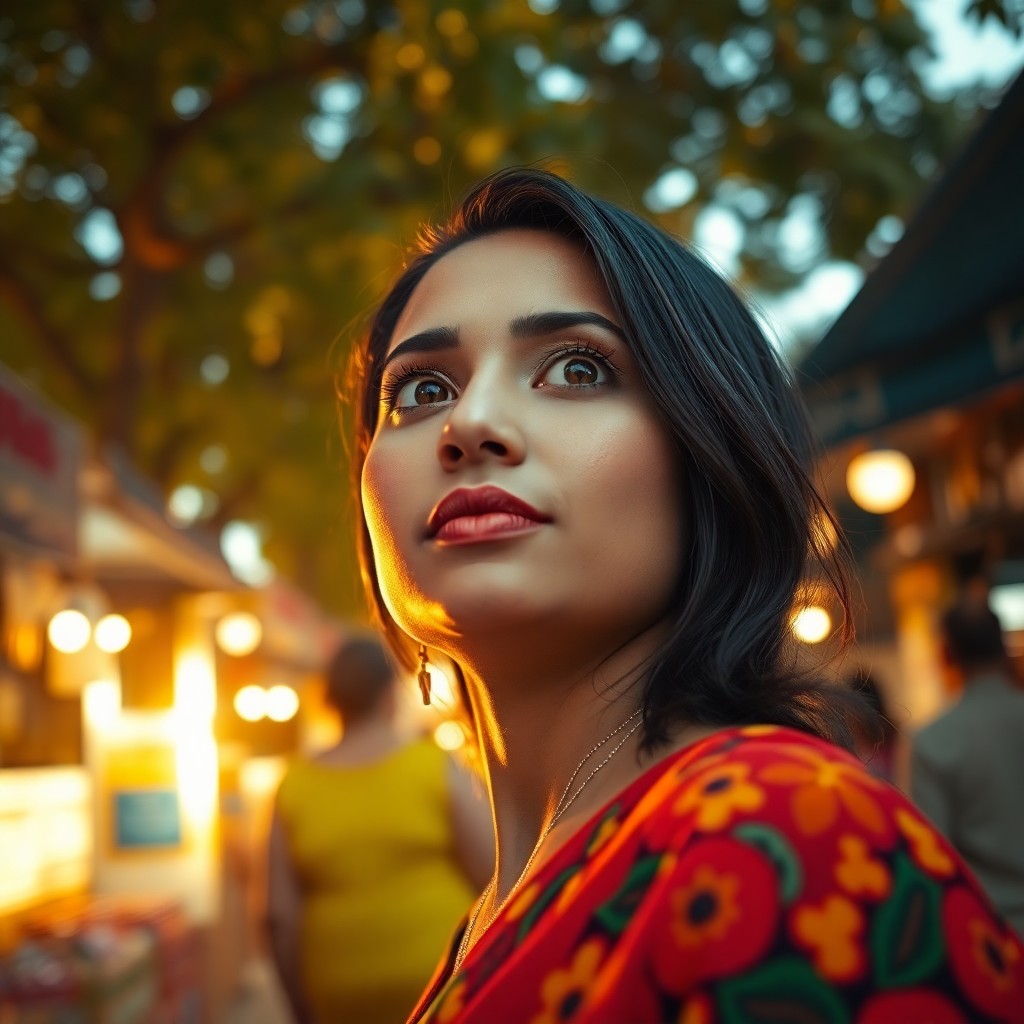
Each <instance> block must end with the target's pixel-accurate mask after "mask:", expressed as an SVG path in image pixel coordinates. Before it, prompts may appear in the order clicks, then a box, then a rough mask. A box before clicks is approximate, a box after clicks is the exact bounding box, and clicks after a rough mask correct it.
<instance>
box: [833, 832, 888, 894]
mask: <svg viewBox="0 0 1024 1024" xmlns="http://www.w3.org/2000/svg"><path fill="white" fill-rule="evenodd" d="M839 853H840V856H841V859H840V861H839V863H838V864H836V881H837V882H838V883H839V885H840V886H841V887H842V888H843V889H845V890H846V892H848V893H849V894H850V895H851V896H867V897H869V898H871V899H876V900H880V899H884V898H885V897H886V896H888V895H889V889H890V888H891V886H892V879H891V878H890V876H889V869H888V868H887V867H886V866H885V863H884V862H883V861H881V860H877V859H876V858H874V857H872V856H871V852H870V850H869V849H868V844H867V843H866V842H865V841H864V840H863V839H862V838H861V837H860V836H854V835H846V836H842V837H840V839H839Z"/></svg>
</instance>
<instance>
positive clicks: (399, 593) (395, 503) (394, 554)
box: [360, 447, 415, 632]
mask: <svg viewBox="0 0 1024 1024" xmlns="http://www.w3.org/2000/svg"><path fill="white" fill-rule="evenodd" d="M408 480H409V477H408V474H403V473H402V472H401V469H400V467H399V466H396V465H394V463H393V461H392V460H391V459H389V458H388V457H387V455H386V453H382V452H381V451H379V450H375V449H374V448H373V447H371V449H370V452H369V453H368V454H367V458H366V462H365V464H364V465H363V472H362V477H361V481H360V484H361V486H360V491H361V500H362V507H363V518H364V519H365V520H366V529H367V532H368V533H369V535H370V544H371V546H372V548H373V561H374V570H375V572H376V576H377V585H378V587H379V588H380V593H381V597H382V598H383V600H384V605H385V606H386V608H387V609H388V612H389V613H390V614H391V617H392V618H393V619H394V620H395V621H396V622H397V623H398V624H399V626H401V627H402V628H403V629H405V630H406V632H409V629H410V624H409V621H408V614H407V613H408V608H409V605H410V603H411V602H412V601H413V599H414V596H415V587H414V585H413V582H412V578H411V575H410V573H409V567H408V554H409V553H408V552H407V551H406V550H405V548H404V547H403V544H402V542H401V538H402V537H404V536H406V535H407V534H408V532H409V530H408V524H407V523H405V522H403V520H402V510H403V508H407V506H408V496H409V495H408V490H409V485H408ZM403 481H404V483H403Z"/></svg>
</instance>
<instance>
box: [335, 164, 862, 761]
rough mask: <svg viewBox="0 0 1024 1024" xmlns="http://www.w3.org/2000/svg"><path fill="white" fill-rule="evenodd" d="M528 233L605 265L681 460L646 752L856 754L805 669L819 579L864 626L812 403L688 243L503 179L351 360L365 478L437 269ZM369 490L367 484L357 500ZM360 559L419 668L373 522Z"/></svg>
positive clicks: (546, 189) (419, 259)
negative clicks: (820, 472) (397, 363)
mask: <svg viewBox="0 0 1024 1024" xmlns="http://www.w3.org/2000/svg"><path fill="white" fill-rule="evenodd" d="M512 228H533V229H540V230H543V231H549V232H552V233H555V234H557V235H560V236H562V237H564V238H567V239H569V240H571V241H575V242H576V243H577V244H579V245H580V247H581V248H582V249H584V250H585V251H587V252H588V253H589V254H590V255H591V256H592V257H593V259H594V261H595V262H596V264H597V266H598V268H599V271H600V274H601V276H602V278H603V280H604V284H605V286H606V287H607V290H608V294H609V296H610V298H611V302H612V305H613V308H614V309H615V311H616V313H617V315H618V317H619V322H620V324H621V326H622V328H623V330H624V332H625V334H626V338H627V340H628V342H629V345H630V348H631V350H632V353H633V355H634V358H635V360H636V363H637V365H638V367H639V369H640V373H641V374H642V377H643V380H644V383H645V384H646V386H647V388H648V390H649V391H650V393H651V395H652V396H653V398H654V401H655V403H656V405H657V408H658V410H659V412H660V415H661V418H662V420H663V422H664V424H665V427H666V429H667V431H668V432H669V434H670V435H671V437H672V439H673V441H674V444H675V449H676V451H677V453H678V458H679V462H680V465H681V468H682V479H683V480H684V481H685V485H684V494H683V501H684V508H685V515H684V523H685V527H684V526H683V525H682V524H681V525H680V529H681V530H684V532H685V538H684V539H685V549H684V557H683V570H682V576H681V579H680V580H679V585H678V592H677V595H676V599H675V602H674V612H673V622H672V625H671V629H670V634H669V636H668V638H667V639H666V641H665V642H664V644H663V645H662V647H661V648H660V650H659V651H658V652H657V653H656V654H655V656H654V657H653V658H652V659H651V661H650V663H649V666H648V671H647V673H646V675H645V678H644V681H643V694H642V701H643V713H644V743H645V745H646V746H647V747H648V748H650V747H653V746H654V745H656V744H658V743H660V742H662V741H664V740H665V739H667V737H668V735H669V731H670V729H671V727H672V726H673V725H674V724H677V723H683V722H695V723H701V724H708V725H730V724H742V723H775V724H781V725H789V726H793V727H796V728H801V729H804V730H806V731H810V732H813V733H815V734H817V735H821V736H824V737H826V738H829V739H832V740H833V741H835V742H838V743H840V744H842V745H844V746H847V747H851V746H852V744H853V737H852V733H851V729H850V724H851V713H852V712H853V711H854V710H855V708H856V706H857V698H856V697H855V696H853V695H851V693H850V691H848V690H846V689H845V688H840V687H837V686H828V685H826V684H822V683H819V682H817V681H816V680H814V679H811V678H809V677H807V676H805V675H803V674H801V673H798V672H797V671H796V669H795V665H794V659H793V658H792V657H788V656H787V655H792V654H793V645H792V643H791V629H790V619H791V615H792V613H793V610H794V603H795V602H796V601H797V600H798V597H797V595H798V591H799V590H800V588H801V587H802V586H803V585H804V583H805V582H806V581H807V579H808V578H809V577H810V576H812V575H813V576H816V577H817V578H818V579H817V588H818V590H819V592H820V591H821V590H822V589H824V590H828V591H831V593H832V594H833V595H834V603H835V605H836V606H837V607H838V609H839V611H840V613H841V626H840V628H839V633H840V634H841V639H842V641H843V642H848V640H849V635H850V625H849V623H850V622H851V616H850V614H849V590H848V584H847V575H846V569H845V564H844V559H845V558H846V552H847V550H848V549H847V548H846V547H845V541H844V540H842V539H841V538H840V540H839V543H838V546H837V547H833V546H832V545H831V544H830V543H829V537H830V536H831V539H832V540H833V541H834V540H835V538H836V537H837V536H839V531H838V529H837V528H836V524H835V520H834V519H833V517H832V515H831V513H830V511H829V510H828V508H827V507H826V505H825V502H824V501H823V499H822V498H821V496H820V495H819V493H818V491H817V489H816V487H815V485H814V483H813V481H812V478H811V467H812V463H813V458H814V454H815V452H814V446H813V443H812V437H811V433H810V430H809V427H808V421H807V417H806V413H805V411H804V407H803V403H802V400H801V398H800V396H799V393H798V392H797V390H796V388H795V386H794V384H793V381H792V379H791V378H790V376H789V374H788V372H787V371H786V369H785V368H784V366H783V364H782V362H781V360H780V359H779V357H778V355H777V354H776V352H775V350H774V348H773V347H772V345H771V344H770V343H769V341H768V340H767V338H766V337H765V335H764V333H763V332H762V330H761V329H760V327H759V326H758V325H757V322H756V321H755V319H754V317H753V316H752V315H751V313H750V311H749V310H748V309H747V308H746V306H745V305H744V304H743V302H742V301H740V299H739V298H738V297H737V295H736V294H735V293H734V292H733V290H732V288H731V287H730V286H729V285H728V284H727V283H726V282H725V281H724V280H723V279H722V278H721V276H720V275H719V274H718V273H717V272H716V271H714V270H712V269H711V268H710V267H709V266H708V265H707V264H706V263H705V262H704V261H703V260H702V259H700V258H699V257H698V256H697V255H696V254H695V253H694V252H692V251H691V250H690V249H689V248H687V247H686V246H685V245H684V244H682V243H681V242H680V241H678V240H676V239H674V238H672V237H671V236H670V235H668V234H666V233H665V232H663V231H662V230H660V229H659V228H657V227H655V226H654V225H652V224H650V223H648V222H647V221H645V220H643V219H642V218H640V217H638V216H636V215H635V214H633V213H631V212H629V211H627V210H625V209H622V208H621V207H618V206H616V205H614V204H612V203H609V202H606V201H604V200H602V199H599V198H597V197H595V196H592V195H589V194H587V193H585V192H583V191H582V190H580V189H578V188H577V187H575V186H574V185H572V184H571V183H570V182H568V181H566V180H564V179H563V178H561V177H558V176H557V175H554V174H551V173H548V172H546V171H542V170H536V169H532V168H531V169H523V168H520V169H512V170H505V171H500V172H498V173H496V174H494V175H492V176H490V177H489V178H486V179H485V180H484V181H482V182H481V183H480V184H478V185H477V186H476V187H475V188H473V189H472V190H471V191H470V192H469V194H468V195H467V196H466V198H465V199H464V200H463V201H462V203H461V204H460V205H459V206H458V208H457V209H456V210H455V212H454V214H453V215H452V216H451V218H450V219H449V220H448V221H447V223H445V224H443V225H441V226H439V227H434V228H428V229H426V230H425V231H424V233H423V234H422V236H421V238H420V240H419V243H418V246H417V248H416V250H415V251H414V252H413V254H412V256H411V258H410V260H409V261H408V262H407V264H406V265H405V267H404V269H403V271H402V273H401V274H400V276H399V277H398V279H397V281H396V282H395V284H394V285H393V287H392V288H391V289H390V291H389V292H388V293H387V295H386V296H385V298H384V300H383V301H382V303H381V304H380V306H379V307H378V309H377V312H376V315H375V317H374V318H373V320H372V322H371V325H370V329H369V333H368V336H367V338H366V340H365V343H364V344H363V345H362V346H361V347H360V348H359V350H358V351H357V353H356V355H355V359H354V360H353V363H352V365H351V370H352V373H353V374H354V386H355V389H356V392H357V402H358V406H357V408H356V418H357V426H356V437H355V451H354V456H355V457H354V459H353V467H352V468H353V471H354V479H355V481H356V486H357V487H358V481H359V478H360V474H361V472H362V467H363V463H364V461H365V458H366V453H367V450H368V448H369V445H370V442H371V440H372V438H373V434H374V431H375V429H376V426H377V420H378V416H379V408H380V406H379V386H380V379H381V362H382V359H383V357H384V356H385V355H386V353H387V349H388V345H389V343H390V341H391V336H392V333H393V331H394V328H395V326H396V324H397V322H398V319H399V317H400V316H401V313H402V311H403V309H404V308H405V306H406V303H407V302H408V300H409V298H410V296H411V295H412V293H413V291H414V290H415V288H416V286H417V285H418V284H419V283H420V281H421V280H422V279H423V277H424V275H425V274H426V273H427V271H428V270H429V269H430V268H431V267H432V266H433V265H434V264H435V263H436V262H437V261H438V260H439V259H440V258H441V257H442V256H444V255H445V254H446V253H448V252H450V251H451V250H452V249H453V248H455V247H456V246H458V245H460V244H462V243H464V242H467V241H470V240H472V239H475V238H481V237H484V236H487V235H492V234H494V233H496V232H499V231H504V230H507V229H512ZM357 493H358V491H357ZM360 548H361V551H360V557H361V562H362V567H363V575H364V582H365V585H366V588H367V593H368V595H369V598H370V601H371V604H372V605H373V607H374V610H375V613H376V614H377V616H378V617H379V619H380V621H381V624H382V626H383V628H384V631H385V635H386V636H387V637H388V638H389V640H390V642H391V644H392V646H393V647H394V649H395V652H396V656H397V657H398V658H399V659H400V660H401V661H402V663H403V664H404V665H406V666H407V667H409V668H412V666H413V664H414V658H415V644H414V642H413V641H412V639H411V638H410V637H408V636H406V635H405V633H404V632H403V631H402V630H401V629H400V628H399V627H398V626H397V624H396V623H395V622H394V621H393V620H392V619H391V617H390V615H389V614H388V612H387V610H386V608H385V607H384V603H383V600H382V598H381V593H380V589H379V586H378V582H377V574H376V571H375V566H374V561H373V551H372V548H371V546H370V540H369V534H368V532H367V529H366V523H365V519H364V520H363V522H362V524H361V536H360Z"/></svg>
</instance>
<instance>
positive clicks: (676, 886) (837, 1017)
mask: <svg viewBox="0 0 1024 1024" xmlns="http://www.w3.org/2000/svg"><path fill="white" fill-rule="evenodd" d="M458 939H459V935H456V936H455V938H454V940H453V943H452V948H451V949H450V950H449V953H448V957H447V958H446V960H445V961H444V962H443V963H442V964H441V966H440V968H439V969H438V972H437V974H436V976H435V978H434V981H433V982H432V983H431V985H430V987H429V989H428V990H427V992H426V994H425V995H424V997H423V999H422V1000H421V1003H420V1005H419V1006H418V1007H417V1009H416V1010H415V1012H414V1013H413V1015H412V1018H411V1021H410V1024H412V1022H422V1024H427V1022H429V1024H556V1022H560V1021H573V1022H575V1024H655V1022H658V1024H661V1022H674V1024H711V1022H720V1024H756V1022H768V1021H771V1022H773V1024H818V1022H821V1024H847V1022H848V1024H978V1022H985V1021H1004V1022H1005V1021H1009V1022H1024V947H1022V945H1021V942H1020V941H1019V939H1018V938H1017V937H1016V936H1015V934H1014V933H1013V932H1011V931H1010V929H1009V928H1008V927H1007V926H1006V925H1005V924H1004V923H1003V922H1002V921H1001V920H1000V919H999V917H998V916H997V915H996V914H995V912H994V911H993V909H992V906H991V904H990V903H989V901H988V899H987V898H986V896H985V895H984V894H983V893H982V891H981V889H980V888H979V886H978V883H977V882H976V881H975V879H974V878H973V877H972V876H971V875H970V873H969V871H968V869H967V868H966V867H965V866H964V864H963V862H962V861H961V860H960V858H959V857H958V856H957V854H956V853H955V852H954V851H953V849H952V848H951V847H950V846H949V844H948V843H947V842H946V841H945V840H944V839H943V838H942V837H941V836H940V835H939V834H938V833H937V832H936V831H935V830H934V829H933V828H932V826H931V825H929V824H928V822H927V821H926V820H925V819H924V818H922V816H921V815H920V813H919V812H918V811H917V810H916V809H915V808H914V807H913V805H912V804H911V803H910V802H909V801H907V800H906V799H905V798H904V797H903V796H901V795H900V793H899V792H898V791H896V790H895V789H893V788H892V787H891V786H889V785H887V784H886V783H884V782H882V781H881V780H879V779H877V778H875V777H874V776H872V775H871V774H870V773H869V772H868V771H867V770H866V769H865V768H864V766H863V765H862V764H861V763H860V762H859V761H858V760H856V759H855V758H853V757H851V756H849V755H847V754H845V753H844V752H842V751H840V750H838V749H836V748H835V747H833V746H831V745H830V744H828V743H825V742H823V741H821V740H818V739H815V738H813V737H811V736H807V735H804V734H802V733H799V732H794V731H792V730H789V729H782V728H776V727H770V726H748V727H744V728H737V729H730V730H727V731H724V732H719V733H716V734H715V735H713V736H711V737H709V738H707V739H705V740H703V741H702V742H700V743H697V744H695V745H693V746H691V747H688V748H686V749H685V750H683V751H680V752H679V753H678V754H675V755H673V756H672V757H670V758H667V759H666V760H664V761H662V762H661V763H659V764H657V765H655V766H654V767H653V768H651V769H650V770H649V771H648V772H647V773H646V774H644V775H643V776H642V777H641V778H639V779H637V780H636V781H635V782H634V783H633V784H632V785H631V786H629V787H628V788H627V789H626V790H625V791H623V792H622V793H621V794H620V795H619V796H618V797H617V798H616V799H615V800H614V801H613V802H612V803H611V804H609V805H608V806H607V807H605V808H604V809H603V810H602V811H601V812H599V813H598V814H597V815H596V816H595V817H594V818H593V819H592V820H591V821H590V822H589V823H588V824H587V825H586V826H585V827H584V828H582V829H580V830H579V831H578V832H577V833H576V834H575V836H573V837H572V839H570V840H569V841H568V842H567V843H566V844H564V845H563V846H562V847H561V848H560V849H559V850H558V851H557V852H556V853H555V855H554V856H553V857H552V858H551V859H550V860H548V861H547V862H546V863H544V864H543V865H542V866H541V867H540V869H539V870H537V871H535V872H534V874H533V875H532V876H531V878H530V880H529V881H528V884H527V885H526V886H525V888H524V889H523V890H522V892H521V893H520V894H519V895H518V896H517V897H514V898H513V899H512V900H511V901H510V902H509V904H508V905H507V906H506V907H505V908H504V910H503V911H502V912H501V914H499V916H498V917H497V919H496V920H495V921H494V923H493V924H492V925H491V926H490V928H489V929H488V930H487V932H485V934H484V936H483V937H482V938H481V940H480V941H479V942H478V943H477V944H476V946H474V948H473V949H472V950H471V952H470V954H469V955H468V956H467V957H466V960H465V962H464V963H463V965H462V968H461V970H460V971H459V972H458V974H456V975H455V976H454V977H451V976H450V974H451V963H452V957H453V954H454V948H455V945H456V944H457V941H458Z"/></svg>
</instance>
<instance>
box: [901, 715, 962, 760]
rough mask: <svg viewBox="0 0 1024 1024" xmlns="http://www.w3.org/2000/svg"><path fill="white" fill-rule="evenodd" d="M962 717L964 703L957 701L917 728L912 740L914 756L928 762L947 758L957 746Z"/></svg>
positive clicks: (960, 732)
mask: <svg viewBox="0 0 1024 1024" xmlns="http://www.w3.org/2000/svg"><path fill="white" fill-rule="evenodd" d="M964 718H965V708H964V705H963V704H962V702H961V701H957V702H956V703H955V704H953V705H952V706H951V707H949V708H947V709H946V710H945V711H943V712H942V713H941V714H939V715H938V716H937V717H936V718H934V719H933V720H932V721H930V722H929V723H928V724H927V725H924V726H922V727H921V728H920V729H918V730H917V732H915V733H914V737H913V741H912V750H913V754H914V757H916V758H919V759H920V758H923V759H924V760H926V761H929V762H933V761H938V762H942V761H946V760H948V759H949V755H950V753H951V751H952V750H953V749H955V748H956V747H958V746H959V739H960V736H961V735H962V730H963V723H964Z"/></svg>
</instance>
